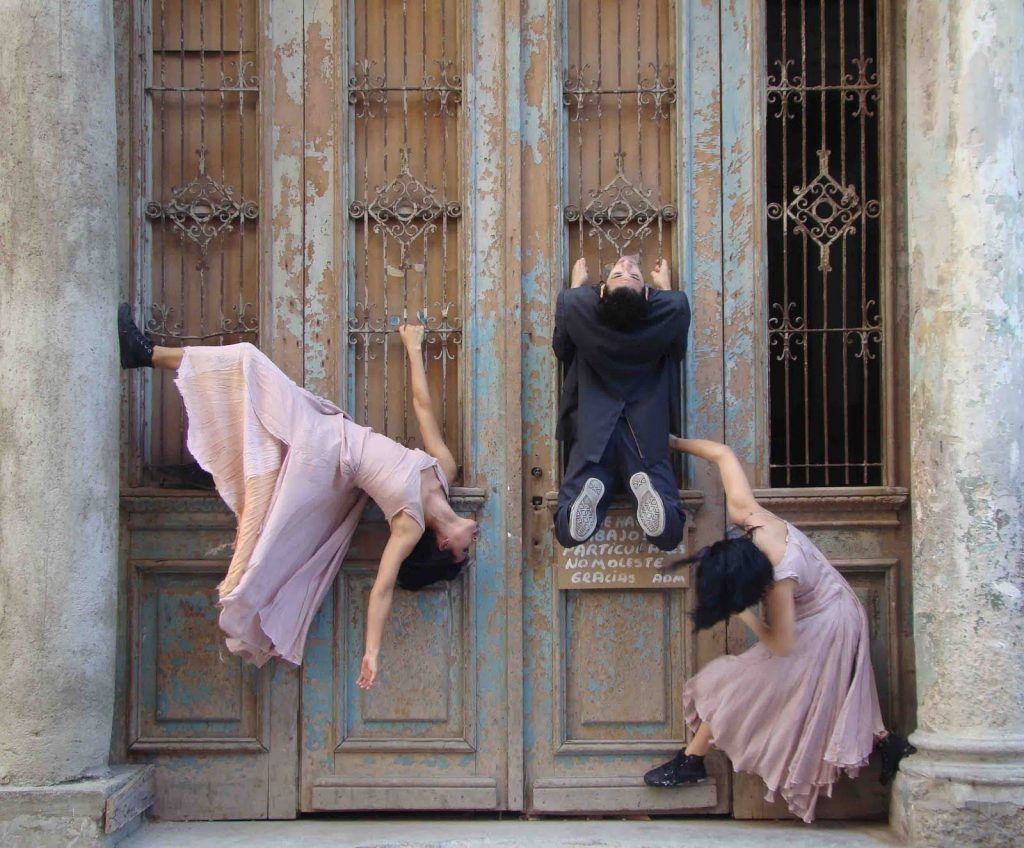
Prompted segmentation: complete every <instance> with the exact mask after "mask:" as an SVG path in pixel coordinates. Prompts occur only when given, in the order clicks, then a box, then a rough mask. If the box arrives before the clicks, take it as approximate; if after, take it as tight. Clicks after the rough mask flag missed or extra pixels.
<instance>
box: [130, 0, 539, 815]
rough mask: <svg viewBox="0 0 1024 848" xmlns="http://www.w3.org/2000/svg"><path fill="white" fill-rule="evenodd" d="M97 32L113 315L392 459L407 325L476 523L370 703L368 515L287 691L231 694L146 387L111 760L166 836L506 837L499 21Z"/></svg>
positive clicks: (206, 561) (168, 406) (174, 441)
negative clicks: (247, 353)
mask: <svg viewBox="0 0 1024 848" xmlns="http://www.w3.org/2000/svg"><path fill="white" fill-rule="evenodd" d="M118 12H119V23H120V27H121V30H120V31H121V33H122V39H123V44H124V47H125V51H124V54H123V55H122V65H121V68H122V81H123V83H124V89H123V90H125V91H126V92H130V93H131V97H130V98H127V97H126V98H125V101H124V103H123V110H124V114H125V117H126V120H127V121H128V122H129V123H130V125H132V126H133V127H134V128H135V134H134V135H133V138H132V142H133V143H132V145H131V146H128V147H126V149H128V150H130V151H131V154H132V157H131V160H130V161H127V160H126V162H125V171H124V177H125V181H126V186H130V188H131V198H132V200H131V206H130V210H129V214H128V215H126V220H130V221H132V235H133V239H132V241H133V245H134V248H135V249H134V252H133V254H134V255H133V261H132V268H133V274H132V285H131V286H130V287H129V289H128V292H127V293H128V295H129V296H130V298H131V299H132V300H133V302H134V303H135V305H136V308H137V310H138V312H139V313H141V314H142V315H143V318H144V320H145V321H146V323H147V327H148V329H149V330H150V332H151V333H152V334H153V335H154V336H156V337H157V340H158V341H160V342H162V343H164V344H172V345H173V344H223V343H230V342H236V341H243V340H244V341H250V342H253V343H257V344H259V346H260V347H261V348H262V349H263V350H264V351H265V352H266V353H267V354H268V355H269V356H270V357H271V358H272V359H273V360H274V361H275V362H276V363H277V364H278V365H279V366H280V367H281V368H282V369H284V370H285V371H286V372H287V373H288V374H289V375H290V376H291V377H292V378H293V379H295V380H296V381H297V382H299V383H300V384H304V385H306V386H307V387H309V388H310V389H312V390H313V391H315V392H317V393H319V394H321V395H323V396H325V397H329V398H331V399H333V400H336V401H338V402H339V403H340V404H341V405H343V406H344V407H346V408H347V409H348V410H349V411H350V412H351V413H352V414H353V416H354V417H355V418H356V419H357V420H359V421H361V422H365V423H368V424H371V425H372V426H374V427H375V428H376V429H377V430H379V431H381V432H384V433H386V434H388V435H389V436H392V437H394V438H396V439H399V440H402V441H404V442H405V443H407V444H410V445H415V444H418V443H419V442H418V434H417V432H416V426H415V420H414V417H413V415H412V410H411V407H410V405H409V400H410V398H409V386H408V380H407V377H408V375H407V370H406V367H405V359H404V354H403V351H402V348H401V345H400V344H399V343H397V342H398V336H397V327H398V325H399V324H400V323H401V322H402V321H404V320H406V319H408V320H410V321H421V322H423V323H425V324H426V326H427V328H428V330H427V338H426V346H425V347H426V355H427V369H428V379H429V380H430V382H431V383H432V386H433V390H434V394H435V397H436V398H438V399H439V404H438V407H439V409H438V411H439V414H440V417H441V419H442V426H443V429H444V431H445V435H446V438H447V440H448V442H449V444H450V445H451V447H452V449H453V452H454V454H455V455H456V458H457V460H458V461H459V463H460V476H461V479H459V480H456V481H453V482H454V483H455V488H454V489H453V500H454V502H455V505H456V507H457V508H458V509H459V510H461V511H462V512H464V513H466V514H475V515H476V516H477V518H478V519H479V521H480V523H481V536H480V539H479V541H478V544H477V546H476V558H475V562H474V564H473V566H472V567H471V568H470V569H468V570H467V572H465V573H464V574H463V575H462V576H460V578H459V579H457V580H456V581H454V582H453V583H451V584H450V585H448V584H445V585H441V586H435V587H431V588H429V589H427V590H425V591H423V592H420V593H418V594H415V595H412V594H408V593H403V592H399V593H398V595H397V598H396V602H395V608H394V610H393V612H392V615H391V620H390V622H389V627H388V642H387V643H386V644H385V646H384V649H383V653H382V657H381V664H382V672H381V681H380V683H379V685H378V687H377V688H375V689H374V690H373V691H372V692H369V693H363V692H361V691H360V690H358V689H357V688H356V687H355V686H354V681H355V679H356V676H357V669H358V664H359V659H360V657H361V654H362V641H363V625H364V620H365V611H366V610H365V607H366V594H367V591H368V588H369V586H370V584H371V582H372V580H373V576H374V572H375V568H376V563H377V557H378V556H379V553H380V549H381V547H382V542H383V537H384V535H385V531H386V527H385V525H384V523H383V521H382V517H381V516H380V514H379V512H374V511H373V510H370V511H368V514H367V515H366V517H365V518H364V522H363V525H362V526H361V528H360V530H359V532H358V534H357V537H356V540H355V542H354V544H353V547H352V549H351V552H350V554H349V556H348V558H347V560H346V562H345V564H344V568H343V570H342V572H341V574H340V575H339V578H338V580H337V581H336V584H335V586H334V588H333V590H332V592H331V593H330V594H329V595H328V597H327V599H326V601H325V602H324V604H323V607H322V608H321V610H320V612H319V615H318V616H317V618H316V620H315V623H314V625H313V628H312V631H311V633H310V637H309V642H308V644H307V649H306V661H305V663H304V665H303V667H302V669H301V670H296V669H294V668H290V667H288V666H287V665H285V664H281V663H271V664H269V665H268V666H267V667H266V668H264V669H262V670H257V669H253V668H251V667H248V666H245V665H244V664H242V663H241V662H240V661H239V660H238V659H237V658H236V657H232V656H230V655H228V654H227V652H226V651H225V650H224V648H223V640H222V635H221V634H220V633H219V631H218V629H217V610H216V607H215V601H216V594H215V586H216V584H217V582H218V581H219V579H220V577H221V575H222V574H223V572H224V569H225V567H226V565H227V562H228V560H229V558H230V553H231V539H232V530H233V520H232V518H231V516H230V514H228V513H227V512H226V510H225V509H224V507H223V504H221V503H220V502H219V501H218V499H217V498H216V496H215V495H214V494H213V492H212V491H205V492H203V491H197V490H196V487H200V488H201V487H203V486H204V485H207V482H206V481H204V480H203V477H202V475H201V474H200V473H198V472H197V469H196V468H194V467H193V466H192V465H191V457H190V456H189V454H188V451H187V445H186V442H185V427H184V424H185V422H184V416H183V410H182V408H181V404H180V401H179V399H178V396H177V394H176V391H175V389H174V386H173V384H172V382H171V380H170V379H169V375H166V374H162V373H149V372H146V373H135V374H133V375H131V377H130V378H129V382H128V385H129V387H130V390H129V392H128V394H127V395H126V411H127V412H128V414H127V415H126V422H125V423H126V427H125V453H126V463H125V485H124V498H123V503H124V515H125V523H124V526H125V597H126V598H127V599H128V602H127V605H126V608H125V610H124V621H125V633H126V639H125V652H124V653H125V662H124V664H123V669H124V676H123V680H124V683H125V685H124V687H123V688H122V692H123V706H124V715H125V717H126V721H125V727H124V731H125V732H124V734H123V735H119V747H120V749H121V753H122V755H123V756H124V757H127V758H132V759H135V760H145V761H149V762H153V763H155V764H156V765H157V769H158V771H157V794H158V800H157V806H156V808H155V812H156V814H157V815H158V816H160V817H164V818H192V817H197V818H261V817H268V816H269V817H288V816H294V815H296V814H297V813H298V812H300V811H320V810H353V809H394V810H408V809H483V810H493V809H503V808H508V807H516V806H517V805H518V804H519V803H520V802H519V801H518V800H517V799H518V798H519V796H520V795H521V778H520V777H519V772H518V756H517V754H516V752H517V751H518V750H520V748H521V745H520V743H519V741H518V734H519V732H520V725H519V721H518V716H519V701H520V699H519V696H518V694H517V692H516V688H515V687H516V686H517V685H518V684H517V680H518V672H517V671H515V670H513V671H510V669H509V659H508V657H509V645H511V646H512V655H513V656H514V649H515V645H516V643H517V639H516V638H515V634H516V633H517V632H518V626H519V625H518V622H519V612H518V610H517V607H516V603H517V600H516V599H517V597H518V586H517V580H518V577H517V575H518V569H517V567H516V566H515V560H516V558H517V557H518V546H517V545H516V544H514V543H513V541H512V540H515V539H517V538H518V532H519V531H518V523H519V514H520V510H519V503H518V497H517V495H516V492H517V491H518V482H517V480H518V464H519V459H520V449H519V438H518V425H517V419H518V390H517V389H516V388H515V387H517V386H518V384H519V383H518V379H519V378H518V370H519V355H518V353H519V342H518V330H517V326H516V318H515V311H516V304H517V301H518V297H517V295H516V293H515V292H516V286H517V285H518V276H517V272H516V270H515V266H514V258H515V252H514V249H515V244H514V238H515V237H514V229H515V221H516V215H517V212H516V211H513V213H512V214H506V207H507V205H508V204H509V203H510V202H514V198H515V195H514V193H511V192H509V191H508V187H507V185H506V183H505V176H506V173H507V171H506V169H505V157H506V152H507V145H508V140H507V139H506V121H507V120H508V119H509V118H511V119H513V120H517V118H516V115H517V113H516V111H515V109H513V110H512V111H511V112H510V111H509V110H508V109H507V104H506V103H505V97H506V96H507V95H506V90H507V88H508V86H507V80H506V75H505V70H504V64H505V62H506V55H505V51H504V44H505V33H504V29H505V19H504V15H505V10H504V7H503V6H502V5H501V4H495V3H484V2H475V0H473V1H472V2H471V1H470V0H441V1H440V2H433V0H431V2H426V0H380V2H373V3H347V4H346V3H340V4H339V3H335V4H325V3H309V2H305V3H304V2H299V0H295V2H275V3H273V4H271V3H269V2H259V0H140V2H125V3H123V4H120V5H119V6H118ZM129 46H130V47H131V49H128V48H129ZM513 161H514V160H513ZM510 257H511V259H510ZM509 316H511V319H510V318H509ZM507 344H511V345H512V347H511V349H510V350H508V351H506V349H505V348H506V345H507ZM510 560H511V561H512V562H513V567H512V568H509V567H508V563H509V561H510ZM510 621H511V622H513V624H512V630H511V632H512V638H509V632H508V631H509V622H510ZM353 663H355V665H353ZM515 667H516V668H518V664H516V666H515ZM510 752H511V755H510ZM510 776H511V777H510Z"/></svg>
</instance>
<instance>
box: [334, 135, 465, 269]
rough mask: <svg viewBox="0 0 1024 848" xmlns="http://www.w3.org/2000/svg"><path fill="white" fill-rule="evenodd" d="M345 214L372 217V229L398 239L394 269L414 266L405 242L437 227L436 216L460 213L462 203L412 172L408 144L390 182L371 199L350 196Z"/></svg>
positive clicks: (449, 215) (449, 216)
mask: <svg viewBox="0 0 1024 848" xmlns="http://www.w3.org/2000/svg"><path fill="white" fill-rule="evenodd" d="M348 214H349V216H350V217H352V218H354V219H356V220H366V219H369V220H371V221H373V231H374V232H375V233H379V234H380V235H382V236H386V237H387V238H390V239H393V240H394V241H396V242H398V244H399V246H400V247H401V251H402V261H401V264H400V265H399V266H398V268H397V271H398V272H399V273H404V272H406V271H409V270H412V269H413V268H414V267H415V266H414V265H412V264H411V263H410V262H409V259H408V253H409V246H410V245H412V244H413V242H415V241H416V240H417V239H419V238H421V237H423V236H425V235H429V234H430V233H432V232H434V231H435V230H436V229H437V221H438V220H439V219H455V218H458V217H460V216H461V215H462V204H461V203H458V202H457V201H452V200H445V199H444V198H441V197H439V196H438V191H437V189H436V188H435V187H434V186H431V185H428V184H426V183H424V182H423V181H422V180H420V179H419V178H418V177H416V176H414V175H413V173H412V171H411V170H410V168H409V148H408V147H405V148H403V149H402V168H401V170H400V171H399V172H398V176H396V177H395V178H394V179H393V180H391V182H389V183H387V184H385V185H383V186H381V187H380V188H378V189H377V192H376V194H375V195H374V197H373V199H372V200H370V201H369V202H367V201H365V200H354V201H352V203H350V204H349V207H348Z"/></svg>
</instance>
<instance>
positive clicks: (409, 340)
mask: <svg viewBox="0 0 1024 848" xmlns="http://www.w3.org/2000/svg"><path fill="white" fill-rule="evenodd" d="M425 329H426V328H425V327H424V326H423V325H422V324H400V325H399V326H398V335H400V336H401V337H402V342H403V343H404V344H405V346H406V347H407V348H408V349H409V350H419V349H420V348H421V347H423V333H424V331H425Z"/></svg>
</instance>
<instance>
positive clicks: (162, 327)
mask: <svg viewBox="0 0 1024 848" xmlns="http://www.w3.org/2000/svg"><path fill="white" fill-rule="evenodd" d="M231 309H232V311H233V312H234V313H235V315H234V317H233V318H221V319H220V323H219V324H218V327H217V330H216V331H214V332H212V333H203V334H201V335H190V334H187V333H185V331H184V325H183V324H182V322H181V321H175V320H174V307H173V306H167V305H166V304H163V303H154V304H153V305H152V306H150V311H151V312H152V313H153V317H152V318H148V319H147V320H146V332H148V333H149V334H150V335H151V336H155V337H156V338H158V339H160V340H162V341H168V340H172V341H178V342H205V341H209V340H210V339H216V338H223V337H226V336H251V335H255V334H256V333H257V332H259V319H258V318H257V316H256V315H255V314H250V310H253V311H255V307H254V306H253V305H252V304H251V303H247V302H245V301H244V300H242V299H241V298H239V301H238V303H237V304H236V305H235V306H233V307H231Z"/></svg>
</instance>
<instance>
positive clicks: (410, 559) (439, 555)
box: [397, 530, 469, 592]
mask: <svg viewBox="0 0 1024 848" xmlns="http://www.w3.org/2000/svg"><path fill="white" fill-rule="evenodd" d="M468 561H469V558H468V557H467V558H466V559H463V560H460V561H456V559H455V556H454V554H452V552H451V551H442V550H441V549H440V548H439V547H438V545H437V536H436V535H435V533H434V531H433V530H425V531H424V532H423V535H422V536H420V540H419V541H418V542H417V543H416V547H415V548H413V549H412V551H410V553H409V556H407V557H406V558H405V559H404V560H402V564H401V565H400V566H399V567H398V581H397V582H398V585H399V586H401V587H402V588H403V589H406V590H408V591H410V592H416V591H418V590H420V589H422V588H424V587H426V586H429V585H430V584H431V583H437V581H439V580H454V579H455V578H456V577H458V576H459V572H460V571H462V569H463V567H464V566H465V565H466V563H467V562H468Z"/></svg>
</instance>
